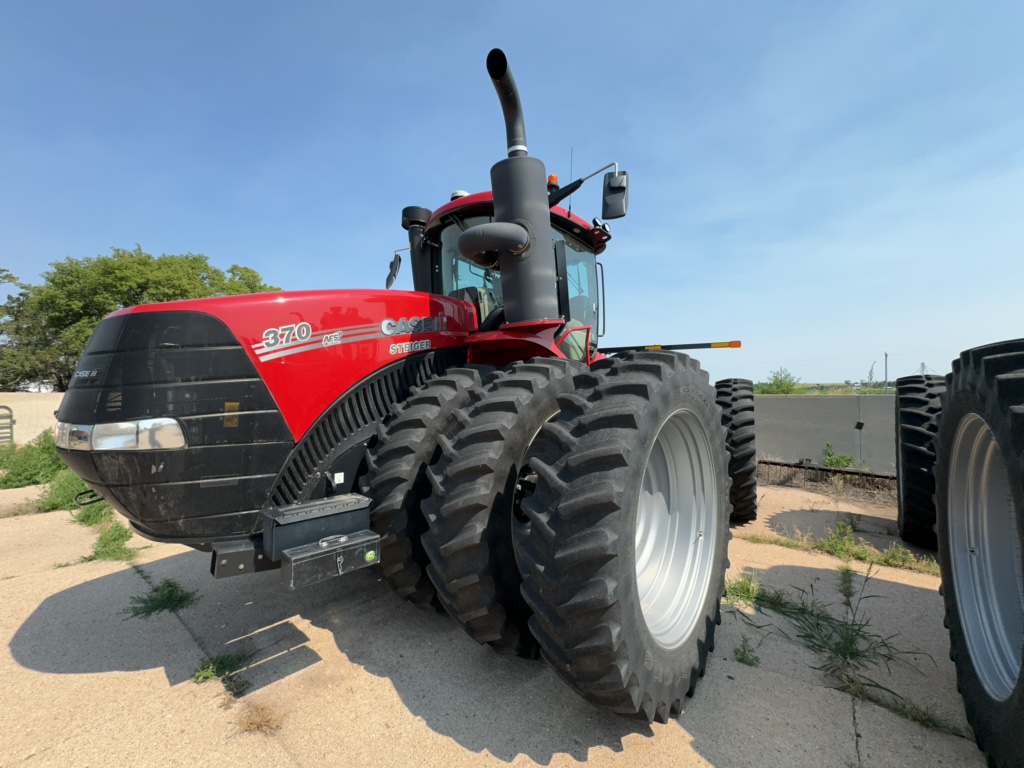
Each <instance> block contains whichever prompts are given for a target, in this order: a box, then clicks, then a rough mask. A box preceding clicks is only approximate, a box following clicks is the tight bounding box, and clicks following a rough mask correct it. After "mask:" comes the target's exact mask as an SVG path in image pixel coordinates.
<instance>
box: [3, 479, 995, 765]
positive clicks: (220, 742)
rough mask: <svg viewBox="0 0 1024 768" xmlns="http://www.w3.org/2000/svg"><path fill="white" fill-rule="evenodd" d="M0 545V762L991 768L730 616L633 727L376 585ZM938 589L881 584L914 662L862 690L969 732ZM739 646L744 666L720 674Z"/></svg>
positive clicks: (788, 574)
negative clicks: (142, 611)
mask: <svg viewBox="0 0 1024 768" xmlns="http://www.w3.org/2000/svg"><path fill="white" fill-rule="evenodd" d="M762 493H763V494H764V501H763V507H764V509H765V512H766V518H767V519H765V520H762V521H759V523H758V525H767V526H771V525H772V524H773V523H772V521H773V519H774V518H776V517H777V516H779V515H785V514H786V512H792V511H797V510H808V509H811V508H812V507H813V506H814V505H815V504H818V503H819V502H820V503H821V504H824V503H825V502H828V503H832V504H833V506H835V504H839V503H840V502H838V501H837V500H835V499H815V498H812V497H811V496H808V494H809V492H808V491H806V490H799V491H793V490H786V489H777V488H765V489H763V491H762ZM812 496H813V495H812ZM841 504H844V505H847V506H852V507H856V503H854V502H847V501H841ZM831 511H835V512H836V513H837V514H839V513H843V512H844V511H856V510H839V509H836V510H830V512H831ZM860 513H863V514H865V515H868V514H870V516H874V517H879V518H880V519H883V518H884V517H885V514H886V513H885V512H884V510H882V511H879V510H876V509H871V510H866V509H863V508H860ZM893 514H894V512H893ZM789 519H793V516H792V515H790V516H789ZM808 519H810V520H812V521H815V522H817V521H816V519H815V518H813V517H811V518H808ZM776 524H777V523H776ZM880 526H884V522H882V523H880ZM0 530H2V531H3V533H4V534H5V535H6V537H7V539H8V540H9V541H11V542H12V543H13V544H14V546H12V547H11V548H10V553H9V555H8V556H7V558H6V561H5V563H4V570H3V575H4V576H5V578H3V579H2V580H0V601H2V603H0V604H2V605H3V606H4V607H3V610H2V612H0V636H2V637H3V641H4V644H3V652H2V653H0V679H2V680H3V682H4V700H5V706H3V707H0V733H3V734H4V738H3V740H2V741H0V766H8V765H22V764H24V765H38V766H44V765H99V764H102V765H104V766H109V765H178V764H180V765H190V766H192V765H218V764H219V765H223V764H224V763H226V762H230V763H231V764H235V765H249V764H257V763H259V764H264V765H265V764H283V765H295V766H316V765H321V764H323V765H328V764H329V765H332V766H334V765H338V764H342V765H346V766H349V765H351V766H384V765H387V766H395V765H445V766H449V765H450V766H476V765H501V764H512V765H515V766H526V765H534V764H540V765H553V766H568V765H574V764H577V763H580V762H583V763H587V764H588V765H594V766H603V765H638V764H644V765H672V766H674V767H678V768H686V767H687V766H720V767H722V768H742V767H743V766H764V767H769V768H770V767H771V766H779V768H783V767H785V768H799V767H800V766H807V767H808V768H812V767H813V768H821V766H839V767H840V768H844V767H846V766H858V767H859V766H864V768H879V767H881V766H908V767H911V768H913V767H915V766H921V767H922V768H924V767H925V766H929V767H931V766H965V767H967V768H969V767H970V766H979V767H980V766H983V765H984V764H985V761H984V759H983V757H982V756H981V753H980V752H978V750H977V748H976V747H975V745H974V743H973V740H970V739H968V738H960V737H956V736H952V735H950V734H948V733H942V732H939V731H934V730H929V729H927V728H924V727H922V726H920V725H917V724H916V723H912V722H909V721H907V720H905V719H903V718H901V717H899V716H897V715H895V714H893V713H892V712H890V711H888V710H886V709H883V708H881V707H878V706H876V705H874V704H871V703H869V702H864V701H857V700H854V699H852V698H851V697H850V696H849V695H847V694H845V693H843V692H841V691H838V690H835V688H834V687H832V686H831V684H830V682H829V680H828V679H827V678H826V676H825V675H824V674H823V673H821V672H820V671H817V670H815V669H814V667H815V666H816V665H818V664H819V663H820V660H819V659H818V658H817V657H816V656H815V655H814V654H812V653H811V652H810V651H808V650H807V649H806V648H804V647H802V646H801V645H800V644H799V643H798V642H794V640H793V639H792V632H791V631H789V632H788V633H787V632H785V631H784V630H785V629H786V627H785V625H784V623H783V621H782V620H781V619H779V618H778V617H773V616H764V615H762V616H756V617H753V620H754V622H755V623H754V624H752V623H751V617H750V616H745V615H740V614H739V613H738V612H737V611H735V610H727V611H725V612H724V616H723V623H722V626H721V627H720V628H719V631H718V634H717V637H716V650H715V652H714V653H713V654H712V655H711V658H710V661H709V663H708V668H707V674H706V676H705V678H704V679H703V680H702V681H701V683H700V685H699V686H698V688H697V692H696V695H695V696H694V697H693V698H692V699H691V700H689V701H688V702H687V704H686V710H685V712H684V713H683V714H682V715H681V716H680V717H679V719H678V720H676V721H675V722H672V723H669V724H668V725H653V726H646V725H642V724H637V723H634V722H631V721H626V720H622V719H620V718H617V717H615V716H612V715H608V714H605V713H603V712H600V711H598V710H596V709H594V708H593V707H591V706H589V705H588V704H586V703H585V702H583V701H582V700H580V699H579V698H578V697H577V696H576V695H575V694H573V693H572V692H571V691H569V690H568V688H566V687H565V686H564V685H562V684H561V683H560V682H559V681H558V680H557V679H556V678H555V676H554V675H553V674H552V673H551V672H550V671H549V670H548V669H547V668H546V667H544V665H543V664H539V663H531V662H526V661H523V660H520V659H515V658H506V657H499V656H496V655H495V654H493V653H492V652H491V651H490V650H489V649H487V648H483V647H480V646H477V645H476V644H474V643H473V642H472V641H470V640H469V639H468V638H467V637H465V635H464V634H463V633H462V631H461V630H460V629H459V628H458V627H456V626H455V625H454V624H453V622H451V621H450V620H448V619H447V618H446V617H443V616H441V615H438V614H436V613H432V612H429V611H421V610H417V609H415V608H414V607H413V606H411V605H409V604H406V603H403V602H402V601H401V600H399V599H397V598H396V597H395V596H394V595H393V594H391V593H390V592H389V590H388V589H387V587H386V585H385V583H384V582H383V581H381V579H380V576H379V574H378V573H377V572H376V571H375V570H373V569H368V570H363V571H359V572H356V573H353V574H350V575H348V576H346V577H345V578H344V579H338V580H335V581H334V582H332V583H327V584H324V585H321V586H320V587H316V588H311V589H309V590H306V591H301V592H294V593H290V592H288V591H287V590H285V589H284V588H283V587H282V586H281V585H280V584H279V582H278V580H277V577H276V574H275V573H264V574H257V575H253V576H248V577H241V578H237V579H227V580H223V581H215V580H214V579H213V578H212V577H211V576H210V575H209V570H208V565H209V564H208V560H207V557H206V556H205V555H202V554H200V553H196V552H192V551H190V550H187V549H184V548H182V547H176V546H169V545H149V543H148V542H142V541H138V540H134V543H135V544H136V545H137V546H140V547H145V548H143V549H141V550H140V556H139V561H138V563H137V565H136V566H135V567H133V566H127V565H124V564H116V563H84V564H80V565H74V566H71V567H65V568H55V567H53V566H54V564H55V563H58V562H66V561H72V560H75V559H77V557H79V556H80V555H81V554H85V553H86V552H88V551H89V549H90V547H91V543H92V539H93V536H94V535H95V534H94V533H93V532H91V531H90V530H88V529H84V528H81V527H80V526H77V525H75V524H74V523H73V522H72V521H71V520H70V518H69V517H68V516H67V515H66V514H65V513H50V514H46V515H34V516H30V517H16V518H9V519H3V520H0ZM736 532H737V533H739V534H740V535H742V533H743V530H742V529H738V530H737V531H736ZM882 535H884V534H882ZM730 557H731V561H732V568H731V570H730V573H731V574H733V575H738V574H740V573H742V572H744V570H745V569H756V571H757V574H758V578H759V579H760V580H761V582H762V583H764V584H767V585H771V586H775V587H778V588H780V589H787V590H800V589H802V590H811V589H813V591H814V595H815V597H816V598H817V599H820V600H821V601H823V602H826V603H832V604H836V603H838V602H839V601H840V600H841V597H840V596H839V593H838V590H837V584H838V579H837V576H836V573H837V572H836V567H837V565H838V564H839V561H837V560H835V559H834V558H830V557H828V556H825V555H818V554H811V553H805V552H799V551H793V550H787V549H782V548H779V547H773V546H770V545H754V544H751V543H750V542H746V541H743V540H742V539H735V540H734V541H733V543H732V546H731V549H730ZM139 569H141V573H140V570H139ZM142 573H144V574H145V578H143V575H142ZM165 578H171V579H174V580H176V581H178V582H179V583H180V584H181V585H182V586H183V587H185V588H186V589H195V590H198V592H199V600H198V601H197V602H196V603H195V605H193V606H190V607H188V608H185V609H183V610H181V611H179V612H178V613H177V614H159V615H156V616H153V617H152V618H150V619H147V620H142V619H131V618H128V617H127V615H126V614H125V613H124V612H123V611H124V609H125V608H127V607H128V606H129V604H130V598H131V597H132V596H135V595H142V594H144V593H145V592H146V591H147V590H148V588H149V584H150V583H151V584H157V583H159V582H160V581H161V580H163V579H165ZM147 582H148V583H147ZM937 586H938V580H937V579H936V578H934V577H931V576H925V575H922V574H916V573H909V572H905V571H894V570H892V569H887V568H883V569H878V571H877V573H876V574H875V575H874V577H873V578H872V579H871V581H870V582H869V592H870V593H871V594H875V595H877V597H873V598H872V599H871V600H870V601H868V605H867V607H866V609H867V610H868V614H867V615H868V616H869V618H870V620H871V622H872V626H873V627H875V628H876V629H877V631H879V632H880V633H882V634H884V635H886V636H888V635H891V634H894V633H896V635H897V636H896V638H895V639H894V640H893V642H894V644H895V645H897V646H898V647H899V648H901V649H904V650H907V651H914V652H915V655H914V657H913V659H912V664H906V665H903V664H901V665H896V666H894V667H893V668H892V669H891V671H887V670H885V669H884V668H882V669H881V670H871V674H872V676H873V677H875V678H876V679H878V680H879V682H881V683H882V684H885V685H886V686H887V687H890V688H891V689H892V690H894V691H896V692H898V693H900V694H901V695H904V696H906V697H907V698H908V699H911V700H913V701H915V702H916V703H918V704H920V705H922V706H927V707H928V708H929V709H930V710H931V711H933V712H934V713H936V714H937V715H939V716H941V717H942V718H943V719H944V720H946V721H947V722H949V723H951V724H953V725H954V726H955V727H957V728H959V729H961V730H963V731H965V732H966V730H967V727H966V723H965V722H964V717H963V708H962V705H961V704H960V699H959V696H958V694H957V693H956V687H955V680H954V678H953V669H952V664H951V663H950V662H949V661H948V657H947V638H946V633H945V630H944V629H943V628H942V614H941V603H940V601H939V597H938V594H937V591H936V589H937ZM758 627H760V628H758ZM743 635H747V636H748V637H750V638H751V640H752V641H753V643H754V644H755V649H756V653H757V655H758V656H759V657H760V659H761V661H760V664H759V666H757V667H749V666H746V665H743V664H740V663H739V662H737V661H736V660H735V659H734V658H733V650H734V648H736V647H738V646H739V645H740V643H741V640H742V636H743ZM236 649H244V650H246V651H247V652H249V653H251V654H252V655H251V657H250V661H249V663H248V667H247V668H246V669H245V670H244V671H243V672H242V675H243V676H244V677H245V679H246V680H247V682H248V683H249V684H250V687H249V688H248V689H247V691H246V694H245V695H244V696H243V697H242V699H241V700H240V701H236V700H233V699H231V698H230V697H227V696H226V695H225V694H224V693H223V690H222V689H221V688H220V687H219V686H218V685H217V684H216V683H207V684H204V685H196V684H194V683H192V682H191V676H192V673H193V672H194V670H195V669H196V668H197V667H198V665H199V662H200V660H201V659H202V657H203V656H209V655H213V654H217V653H222V652H224V651H226V650H236ZM247 701H248V702H258V703H260V704H263V705H265V706H266V707H267V708H268V709H269V710H270V711H271V712H272V713H273V715H274V716H275V718H276V719H277V720H278V721H279V723H280V728H279V729H278V730H277V731H275V732H273V733H272V734H270V735H266V736H265V735H260V734H252V733H247V732H244V731H243V730H242V725H243V723H244V716H243V712H244V703H245V702H247ZM12 704H13V705H12Z"/></svg>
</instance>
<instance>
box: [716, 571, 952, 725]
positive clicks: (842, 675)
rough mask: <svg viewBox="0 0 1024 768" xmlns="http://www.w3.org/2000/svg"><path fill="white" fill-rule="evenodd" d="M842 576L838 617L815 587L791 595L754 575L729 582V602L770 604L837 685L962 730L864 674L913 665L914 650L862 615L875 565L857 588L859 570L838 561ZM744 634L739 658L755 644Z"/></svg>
mask: <svg viewBox="0 0 1024 768" xmlns="http://www.w3.org/2000/svg"><path fill="white" fill-rule="evenodd" d="M838 576H839V584H838V587H839V593H840V594H841V595H842V598H843V605H842V616H839V617H837V616H835V615H833V613H832V612H831V611H830V610H829V607H830V606H827V605H824V604H822V603H820V602H818V601H817V600H816V599H815V598H814V593H813V590H811V591H810V592H805V591H803V590H797V591H798V593H799V594H798V596H797V597H793V596H792V595H790V594H789V593H787V592H784V591H783V590H778V589H766V588H765V587H763V586H761V585H760V584H758V583H757V581H756V579H754V578H753V577H752V576H749V577H747V578H743V577H741V578H740V579H736V580H734V581H732V582H729V584H727V585H726V595H727V599H728V598H729V597H730V595H731V596H732V598H733V599H732V600H730V602H733V603H738V602H745V603H748V604H750V605H753V606H754V607H756V608H758V609H759V610H769V611H771V612H773V613H776V614H778V615H780V616H782V617H784V618H785V619H786V620H787V621H788V622H789V624H790V626H791V627H792V629H793V631H794V633H795V635H796V640H797V641H798V642H800V643H801V644H802V645H804V646H805V647H806V648H808V649H810V650H812V651H814V653H815V654H816V655H817V656H818V657H819V658H820V659H821V664H820V665H818V666H816V667H815V669H817V670H819V671H821V672H823V673H824V674H826V675H828V676H829V678H831V680H832V681H833V682H834V683H835V686H836V688H837V689H839V690H841V691H844V692H846V693H848V694H850V695H851V696H854V697H856V698H862V699H866V700H868V701H871V702H873V703H875V704H878V705H879V706H882V707H885V708H886V709H889V710H890V711H892V712H894V713H896V714H898V715H900V716H901V717H905V718H907V719H908V720H912V721H914V722H916V723H919V724H921V725H923V726H925V727H927V728H933V729H936V730H941V731H945V732H947V733H951V734H954V735H957V736H962V735H963V734H961V733H960V732H959V730H957V728H956V727H954V726H952V725H950V724H948V723H946V722H945V721H943V720H942V719H941V718H940V717H939V716H938V715H936V714H934V713H933V712H931V711H930V710H928V709H926V708H924V707H921V706H919V705H918V704H915V703H914V702H912V701H909V700H908V699H906V698H905V697H903V696H900V695H899V694H898V693H896V692H895V691H892V690H890V689H889V688H886V687H885V686H883V685H881V684H880V683H878V682H876V681H874V680H872V679H871V678H869V677H868V676H867V675H866V674H865V672H866V671H867V670H869V669H871V668H874V667H879V666H884V667H885V668H886V669H889V668H890V666H891V665H893V664H896V663H903V664H907V665H908V666H911V667H913V664H911V662H910V661H908V660H907V659H906V658H905V657H907V656H911V655H916V654H915V652H912V651H910V652H908V651H901V650H899V649H898V648H897V647H896V646H895V645H894V644H893V642H892V641H893V639H894V637H895V636H888V637H885V636H883V635H881V634H879V633H877V632H875V631H874V630H873V629H872V628H871V623H870V621H869V620H868V619H866V618H864V617H863V615H862V611H861V606H862V603H863V601H864V600H866V599H868V598H870V597H872V596H871V595H866V594H865V591H866V588H867V585H868V583H869V582H870V580H871V570H870V569H869V570H868V573H867V575H865V576H864V577H863V578H862V579H861V582H860V585H859V588H858V585H857V581H856V579H857V574H856V572H855V571H854V570H853V569H852V568H850V567H849V566H848V565H843V566H840V568H839V573H838ZM730 586H731V589H730ZM741 616H742V617H743V620H744V621H746V622H748V623H751V624H752V623H753V621H752V620H751V619H750V618H749V617H746V616H743V615H742V614H741ZM755 626H756V625H755ZM758 628H759V629H763V628H764V627H763V626H758ZM776 631H777V632H778V633H779V634H781V635H782V636H784V637H787V638H789V639H791V640H792V639H793V638H790V637H789V635H788V634H786V632H783V631H782V630H776ZM742 638H743V641H742V643H741V645H740V646H739V647H738V648H736V649H735V650H734V651H733V653H734V655H735V656H736V659H737V661H742V659H741V658H740V656H741V655H746V653H747V652H748V651H749V653H751V654H753V647H752V646H751V645H750V642H749V640H748V639H747V637H746V635H743V636H742ZM755 658H756V656H755ZM743 663H747V662H743Z"/></svg>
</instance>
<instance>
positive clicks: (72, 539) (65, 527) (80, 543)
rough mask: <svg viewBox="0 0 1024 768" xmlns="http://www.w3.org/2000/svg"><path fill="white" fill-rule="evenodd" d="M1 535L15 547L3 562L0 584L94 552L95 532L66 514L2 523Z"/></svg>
mask: <svg viewBox="0 0 1024 768" xmlns="http://www.w3.org/2000/svg"><path fill="white" fill-rule="evenodd" d="M0 532H2V535H3V536H4V538H5V539H6V540H7V541H9V542H11V544H12V545H13V546H10V547H8V548H7V552H6V553H5V554H4V556H3V558H0V584H2V583H3V582H4V581H5V580H6V579H13V578H16V577H19V576H25V575H27V574H30V573H38V572H40V571H50V570H53V568H55V567H56V566H57V565H58V564H61V563H74V562H78V560H79V558H81V557H83V556H85V555H88V554H89V553H90V552H92V546H93V543H94V542H95V541H96V532H95V531H94V530H92V529H90V528H86V527H84V526H81V525H79V524H78V523H76V522H75V521H74V520H73V519H72V518H71V515H70V514H68V513H67V512H42V513H37V514H33V515H21V516H19V517H8V518H4V519H3V520H0Z"/></svg>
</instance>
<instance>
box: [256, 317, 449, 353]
mask: <svg viewBox="0 0 1024 768" xmlns="http://www.w3.org/2000/svg"><path fill="white" fill-rule="evenodd" d="M447 329H448V318H447V317H445V316H444V315H438V316H437V317H402V318H399V319H398V320H394V319H392V318H390V317H389V318H387V319H386V320H384V321H383V322H382V323H380V324H377V323H370V324H367V325H356V326H352V327H349V328H332V329H330V330H324V331H315V330H313V326H311V325H310V324H309V323H296V324H293V325H282V326H278V327H276V328H267V329H266V330H265V331H263V341H261V342H258V343H256V344H253V345H252V348H253V351H254V352H255V353H256V356H257V357H258V358H259V359H260V362H266V361H268V360H276V359H278V358H279V357H287V356H288V355H297V354H299V353H300V352H312V351H313V350H314V349H321V348H322V347H333V346H337V345H339V344H352V343H353V342H357V341H372V340H374V339H384V338H387V337H389V336H414V335H417V334H421V333H437V332H439V331H444V330H447ZM425 349H430V341H428V340H424V341H416V342H409V343H406V344H392V345H391V346H390V348H389V349H388V351H389V352H390V353H391V354H392V355H397V354H400V353H403V352H413V351H418V350H425Z"/></svg>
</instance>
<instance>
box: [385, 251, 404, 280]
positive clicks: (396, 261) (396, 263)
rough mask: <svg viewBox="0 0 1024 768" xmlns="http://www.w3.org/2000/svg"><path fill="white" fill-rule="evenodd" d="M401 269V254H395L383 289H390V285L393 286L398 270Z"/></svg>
mask: <svg viewBox="0 0 1024 768" xmlns="http://www.w3.org/2000/svg"><path fill="white" fill-rule="evenodd" d="M401 268H402V256H401V254H398V253H396V254H395V258H393V259H392V260H391V271H390V272H388V282H387V284H386V285H385V286H384V287H385V288H390V287H391V286H392V285H394V284H395V278H396V277H398V270H400V269H401Z"/></svg>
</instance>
